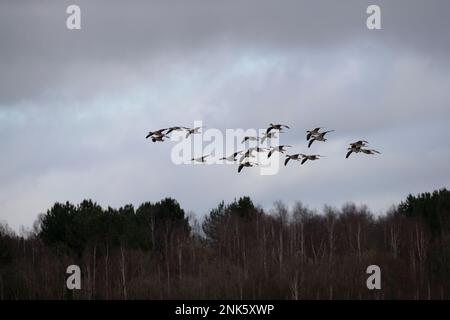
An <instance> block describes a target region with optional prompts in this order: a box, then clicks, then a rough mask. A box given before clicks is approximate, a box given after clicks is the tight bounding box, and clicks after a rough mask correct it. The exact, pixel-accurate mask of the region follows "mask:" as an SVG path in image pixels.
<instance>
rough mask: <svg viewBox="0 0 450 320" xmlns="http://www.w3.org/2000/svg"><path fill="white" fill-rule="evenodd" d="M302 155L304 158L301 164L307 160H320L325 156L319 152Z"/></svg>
mask: <svg viewBox="0 0 450 320" xmlns="http://www.w3.org/2000/svg"><path fill="white" fill-rule="evenodd" d="M302 157H303V160H302V162H301V164H304V163H305V162H306V161H307V160H311V161H312V160H318V159H320V158H321V157H323V156H321V155H318V154H311V155H307V154H302Z"/></svg>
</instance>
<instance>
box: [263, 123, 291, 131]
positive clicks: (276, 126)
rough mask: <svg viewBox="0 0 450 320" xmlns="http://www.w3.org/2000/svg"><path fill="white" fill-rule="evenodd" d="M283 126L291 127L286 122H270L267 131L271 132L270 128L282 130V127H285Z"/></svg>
mask: <svg viewBox="0 0 450 320" xmlns="http://www.w3.org/2000/svg"><path fill="white" fill-rule="evenodd" d="M283 127H284V128H286V129H290V128H289V126H287V125H285V124H274V123H269V127H268V128H267V130H266V133H269V132H270V130H279V131H280V130H281V129H283Z"/></svg>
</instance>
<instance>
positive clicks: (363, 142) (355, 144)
mask: <svg viewBox="0 0 450 320" xmlns="http://www.w3.org/2000/svg"><path fill="white" fill-rule="evenodd" d="M368 143H369V142H368V141H366V140H358V141H356V142H352V143H350V147H357V148H361V147H366V146H367V144H368Z"/></svg>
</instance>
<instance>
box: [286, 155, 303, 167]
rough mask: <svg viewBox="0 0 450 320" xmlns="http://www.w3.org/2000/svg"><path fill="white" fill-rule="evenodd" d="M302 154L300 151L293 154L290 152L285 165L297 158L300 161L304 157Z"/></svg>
mask: <svg viewBox="0 0 450 320" xmlns="http://www.w3.org/2000/svg"><path fill="white" fill-rule="evenodd" d="M302 156H303V155H302V154H300V153H297V154H291V155H289V154H287V155H286V160H284V165H285V166H286V165H287V163H288V162H289V160H297V161H300V159H301V158H302Z"/></svg>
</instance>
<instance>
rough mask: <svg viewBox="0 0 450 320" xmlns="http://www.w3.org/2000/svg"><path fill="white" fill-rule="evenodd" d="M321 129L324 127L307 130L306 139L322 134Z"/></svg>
mask: <svg viewBox="0 0 450 320" xmlns="http://www.w3.org/2000/svg"><path fill="white" fill-rule="evenodd" d="M320 129H322V128H321V127H317V128H314V129H312V130H306V141H309V139H311V137H313V136H317V135H318V134H320V132H319V131H320Z"/></svg>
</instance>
